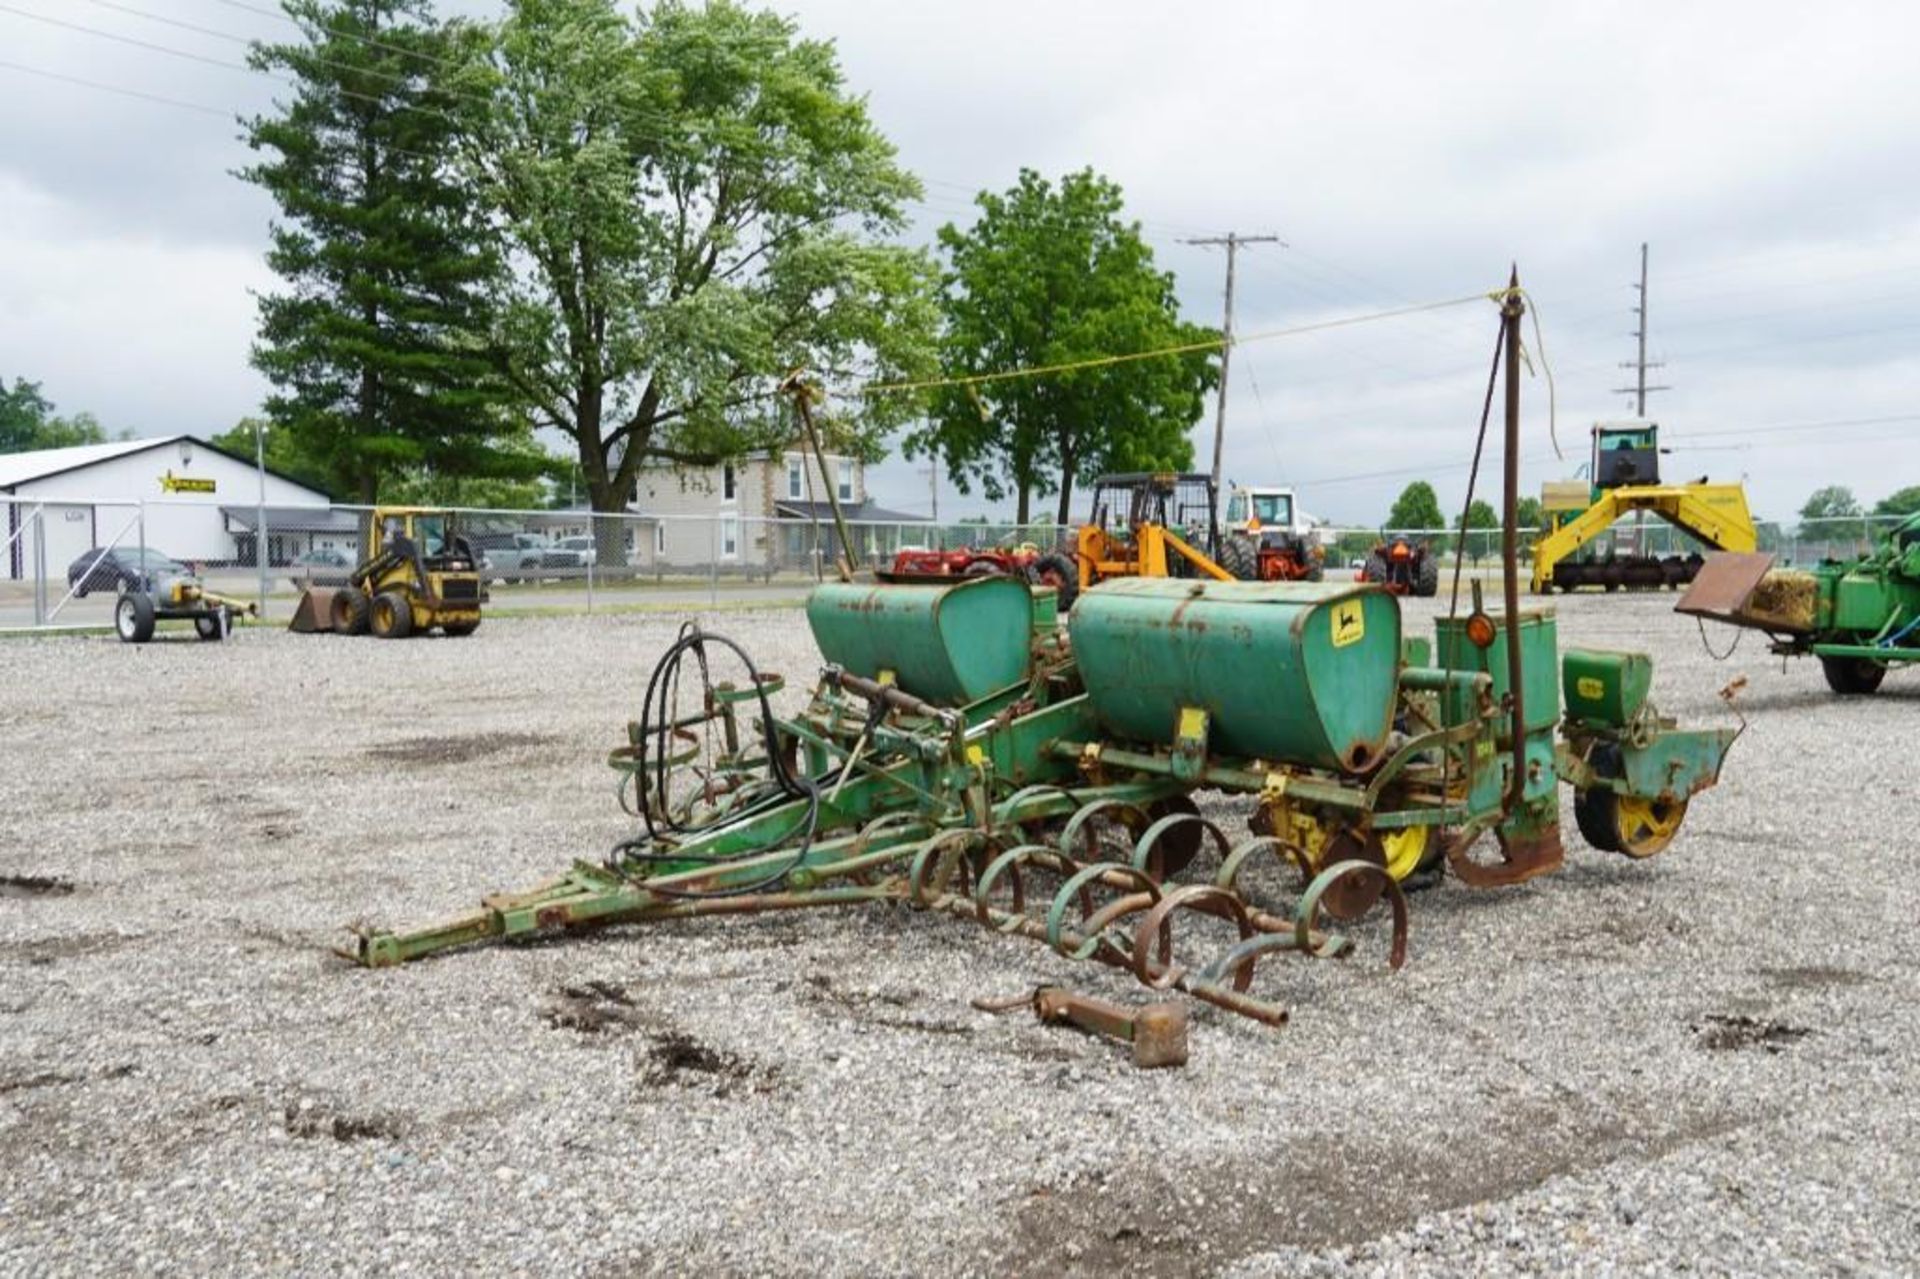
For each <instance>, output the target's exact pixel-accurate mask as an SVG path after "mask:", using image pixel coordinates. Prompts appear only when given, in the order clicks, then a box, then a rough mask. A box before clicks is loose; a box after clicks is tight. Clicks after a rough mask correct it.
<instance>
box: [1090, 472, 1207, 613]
mask: <svg viewBox="0 0 1920 1279" xmlns="http://www.w3.org/2000/svg"><path fill="white" fill-rule="evenodd" d="M1217 514H1218V512H1217V511H1216V509H1215V493H1214V488H1213V478H1212V477H1211V476H1207V475H1175V474H1172V473H1169V472H1136V473H1133V474H1129V475H1103V476H1101V477H1100V478H1099V479H1097V480H1095V481H1094V484H1093V514H1092V518H1090V519H1089V520H1088V521H1087V522H1086V523H1085V524H1082V525H1081V526H1080V531H1079V533H1078V535H1077V537H1076V539H1075V550H1076V552H1077V554H1076V556H1075V558H1076V559H1078V561H1079V565H1080V589H1081V590H1083V591H1084V590H1086V589H1087V588H1088V587H1090V586H1095V585H1098V584H1099V583H1101V582H1104V581H1106V580H1107V579H1108V578H1112V577H1211V578H1214V579H1215V580H1217V581H1222V582H1231V581H1234V580H1235V578H1234V575H1233V574H1232V573H1229V572H1228V571H1227V570H1226V569H1224V568H1222V567H1220V562H1219V556H1218V551H1219V543H1220V538H1219V527H1220V523H1219V520H1218V519H1217V518H1216V516H1217ZM1175 528H1178V529H1180V530H1181V532H1179V533H1176V532H1174V531H1173V530H1174V529H1175ZM1195 543H1199V545H1197V546H1196V545H1195Z"/></svg>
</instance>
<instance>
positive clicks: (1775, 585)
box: [1674, 515, 1920, 694]
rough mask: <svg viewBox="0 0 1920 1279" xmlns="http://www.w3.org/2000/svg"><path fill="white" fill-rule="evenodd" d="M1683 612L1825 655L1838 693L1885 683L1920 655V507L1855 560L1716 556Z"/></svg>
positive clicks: (1783, 647)
mask: <svg viewBox="0 0 1920 1279" xmlns="http://www.w3.org/2000/svg"><path fill="white" fill-rule="evenodd" d="M1674 609H1675V611H1676V612H1680V613H1690V614H1692V615H1694V616H1696V617H1703V618H1712V619H1714V620H1716V621H1721V622H1727V623H1730V624H1732V625H1734V626H1741V627H1746V628H1747V629H1750V630H1757V631H1764V632H1765V633H1766V634H1767V635H1768V637H1769V638H1770V639H1771V640H1772V641H1773V643H1772V651H1773V652H1775V653H1779V654H1781V655H1782V656H1801V655H1804V654H1812V655H1813V656H1814V657H1817V658H1819V659H1820V667H1821V670H1822V671H1823V672H1824V673H1825V674H1826V677H1827V686H1828V687H1829V688H1831V689H1833V691H1834V692H1836V693H1845V694H1866V693H1873V692H1877V691H1878V690H1879V688H1880V682H1881V681H1882V680H1884V679H1885V678H1886V676H1887V672H1888V671H1889V670H1891V669H1892V668H1893V667H1895V666H1900V665H1904V664H1906V663H1909V662H1920V515H1914V516H1911V517H1909V518H1908V519H1906V520H1903V521H1902V522H1901V523H1900V524H1898V525H1896V526H1895V527H1894V528H1893V529H1892V530H1891V531H1889V532H1888V533H1886V534H1884V535H1883V536H1882V538H1881V540H1880V544H1879V545H1878V546H1876V547H1875V548H1874V549H1873V550H1872V551H1870V552H1869V553H1867V554H1865V555H1862V556H1860V557H1859V558H1857V559H1853V560H1824V561H1822V562H1821V563H1819V564H1817V565H1815V566H1814V567H1813V568H1812V569H1810V570H1802V569H1775V568H1774V567H1773V556H1772V555H1770V554H1768V553H1767V552H1765V551H1756V552H1751V553H1748V554H1731V553H1729V554H1724V555H1714V556H1710V557H1709V558H1708V560H1707V562H1706V565H1705V566H1704V567H1703V568H1702V569H1701V570H1700V575H1699V576H1698V577H1696V578H1695V579H1694V582H1693V585H1692V587H1691V588H1689V589H1688V591H1687V593H1686V594H1685V595H1684V596H1682V597H1681V599H1680V602H1679V603H1678V604H1676V605H1675V606H1674Z"/></svg>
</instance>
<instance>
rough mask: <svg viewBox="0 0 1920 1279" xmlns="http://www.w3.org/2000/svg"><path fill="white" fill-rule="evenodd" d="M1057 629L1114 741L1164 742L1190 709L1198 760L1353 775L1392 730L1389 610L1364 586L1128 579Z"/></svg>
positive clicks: (1395, 651)
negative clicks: (1202, 723) (1199, 718)
mask: <svg viewBox="0 0 1920 1279" xmlns="http://www.w3.org/2000/svg"><path fill="white" fill-rule="evenodd" d="M1069 630H1070V633H1071V635H1072V639H1073V653H1074V658H1075V660H1076V661H1077V662H1078V663H1079V665H1080V670H1081V674H1082V677H1083V679H1084V681H1085V684H1086V688H1087V696H1088V699H1089V700H1090V701H1091V703H1092V705H1093V710H1094V713H1095V715H1096V716H1098V718H1099V720H1100V723H1101V724H1102V726H1103V727H1104V728H1105V729H1106V731H1107V732H1108V733H1109V734H1111V735H1112V736H1114V737H1116V738H1119V739H1121V740H1124V741H1135V742H1151V743H1155V744H1158V745H1163V746H1170V745H1173V744H1174V743H1175V742H1176V740H1177V739H1179V738H1180V737H1181V736H1182V734H1181V731H1180V717H1181V712H1182V710H1183V709H1191V710H1199V711H1204V712H1205V713H1206V716H1207V723H1206V736H1207V749H1208V751H1209V753H1217V754H1219V755H1222V756H1229V757H1235V756H1237V757H1239V758H1242V759H1260V760H1266V761H1269V762H1276V763H1277V762H1286V763H1298V764H1308V765H1312V766H1314V767H1318V768H1327V769H1335V770H1341V771H1349V772H1361V771H1364V770H1366V769H1368V768H1371V767H1372V766H1373V765H1374V764H1375V763H1377V762H1379V760H1380V758H1381V755H1382V753H1383V751H1384V750H1385V746H1386V739H1387V734H1388V732H1389V731H1390V730H1391V729H1392V727H1393V712H1394V698H1395V691H1396V687H1397V683H1398V670H1397V667H1398V662H1399V658H1400V606H1399V604H1398V602H1397V601H1396V600H1395V599H1394V598H1393V597H1392V596H1391V595H1388V594H1386V593H1385V592H1383V591H1381V590H1379V589H1378V588H1377V587H1366V586H1355V585H1350V584H1337V583H1315V582H1212V581H1209V582H1193V581H1180V580H1167V579H1151V578H1129V579H1124V580H1120V581H1112V582H1107V583H1104V584H1103V585H1101V586H1100V587H1098V588H1096V589H1094V590H1091V591H1088V592H1087V593H1085V594H1084V595H1082V596H1081V597H1080V599H1079V602H1078V603H1076V604H1075V605H1074V607H1073V614H1072V618H1071V620H1070V624H1069Z"/></svg>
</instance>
